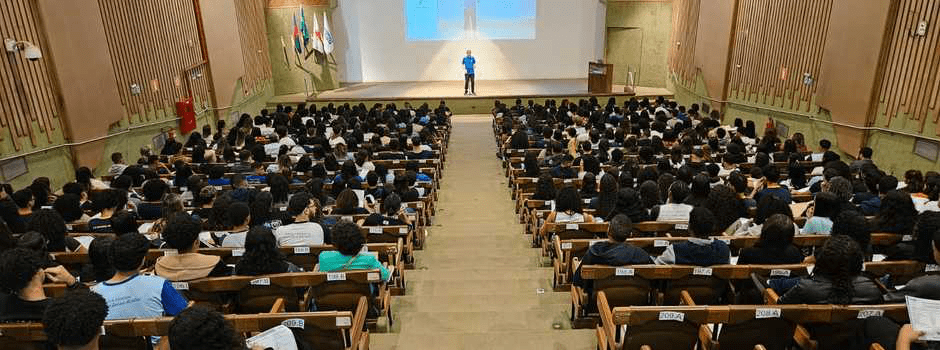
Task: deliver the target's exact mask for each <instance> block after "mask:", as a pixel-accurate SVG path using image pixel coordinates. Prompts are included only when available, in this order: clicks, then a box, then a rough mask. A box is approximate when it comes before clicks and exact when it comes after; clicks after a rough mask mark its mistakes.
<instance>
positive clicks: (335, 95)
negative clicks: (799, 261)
mask: <svg viewBox="0 0 940 350" xmlns="http://www.w3.org/2000/svg"><path fill="white" fill-rule="evenodd" d="M476 83H477V84H476V93H477V94H476V96H464V95H463V81H414V82H381V83H357V84H351V85H349V86H344V87H342V88H339V89H335V90H327V91H323V92H320V94H319V95H316V96H310V97H305V96H304V94H303V93H299V94H291V95H280V96H275V97H274V98H272V99H271V100H270V101H269V104H278V103H282V104H297V103H300V102H308V103H314V104H322V103H330V102H332V103H346V102H349V103H359V102H364V103H366V104H367V105H370V104H372V103H388V102H396V103H398V104H401V102H411V103H412V104H417V103H424V102H427V103H429V104H433V105H436V104H437V102H438V100H441V99H444V100H446V101H447V104H448V106H450V108H451V110H453V111H454V113H480V112H482V111H488V110H489V108H491V107H492V106H493V100H495V99H501V100H504V102H506V103H511V102H512V101H511V100H515V99H516V98H522V99H529V98H531V99H534V100H536V101H538V102H541V101H542V100H544V99H546V98H554V99H556V100H560V99H565V98H567V99H580V98H588V97H590V96H598V98H599V99H601V98H603V99H604V100H606V98H607V97H609V96H613V97H616V98H617V100H618V102H620V101H623V100H624V99H627V98H630V97H631V96H630V95H628V94H626V93H624V92H623V85H614V87H613V92H611V93H609V94H606V93H605V94H591V93H589V92H588V91H587V85H588V84H587V79H537V80H477V82H476ZM657 96H666V97H672V96H673V94H672V92H671V91H669V90H667V89H664V88H653V87H642V86H637V87H636V95H635V97H637V98H643V97H649V98H655V97H657Z"/></svg>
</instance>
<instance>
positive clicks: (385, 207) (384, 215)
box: [359, 193, 411, 226]
mask: <svg viewBox="0 0 940 350" xmlns="http://www.w3.org/2000/svg"><path fill="white" fill-rule="evenodd" d="M359 225H360V226H395V225H411V219H410V218H408V216H407V215H405V209H404V208H403V207H402V206H401V198H399V197H398V195H397V194H394V193H392V194H390V195H388V197H385V201H383V202H382V205H381V213H372V214H369V216H367V217H366V218H365V219H363V220H361V221H360V222H359Z"/></svg>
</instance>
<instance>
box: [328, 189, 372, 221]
mask: <svg viewBox="0 0 940 350" xmlns="http://www.w3.org/2000/svg"><path fill="white" fill-rule="evenodd" d="M369 213H371V211H370V210H369V209H368V208H363V207H360V206H359V196H357V195H356V192H353V190H351V189H348V188H347V189H344V190H343V191H342V192H340V193H339V196H337V197H336V205H334V206H333V211H332V212H330V214H333V215H354V214H369Z"/></svg>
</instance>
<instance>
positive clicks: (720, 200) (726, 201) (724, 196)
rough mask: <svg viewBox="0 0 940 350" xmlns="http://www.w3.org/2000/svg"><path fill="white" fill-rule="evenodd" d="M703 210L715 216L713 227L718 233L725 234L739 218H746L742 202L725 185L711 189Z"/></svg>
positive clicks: (745, 210)
mask: <svg viewBox="0 0 940 350" xmlns="http://www.w3.org/2000/svg"><path fill="white" fill-rule="evenodd" d="M705 208H708V210H710V211H711V212H712V214H714V215H715V220H716V221H715V225H717V229H718V231H719V232H725V231H726V230H727V229H728V228H729V227H731V226H732V225H734V224H735V222H737V221H738V220H739V219H740V218H742V217H747V216H748V215H747V208H746V207H745V204H744V201H742V200H741V199H740V198H738V196H737V194H736V193H735V192H734V190H733V189H732V188H731V187H728V186H725V185H718V186H715V187H713V188H712V189H711V191H710V192H709V193H708V200H707V201H705Z"/></svg>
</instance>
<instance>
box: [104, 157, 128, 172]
mask: <svg viewBox="0 0 940 350" xmlns="http://www.w3.org/2000/svg"><path fill="white" fill-rule="evenodd" d="M124 169H127V164H125V163H124V155H123V154H121V152H114V153H111V167H110V168H108V175H111V176H112V177H118V176H121V173H123V172H124Z"/></svg>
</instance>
